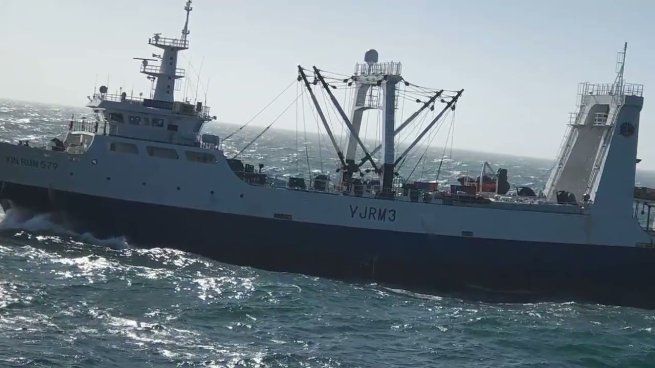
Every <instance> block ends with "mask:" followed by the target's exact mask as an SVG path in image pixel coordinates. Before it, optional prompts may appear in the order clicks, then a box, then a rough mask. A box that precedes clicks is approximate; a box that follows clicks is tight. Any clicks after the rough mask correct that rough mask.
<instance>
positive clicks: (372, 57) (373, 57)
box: [364, 49, 378, 65]
mask: <svg viewBox="0 0 655 368" xmlns="http://www.w3.org/2000/svg"><path fill="white" fill-rule="evenodd" d="M364 61H365V62H366V64H368V65H371V64H375V63H377V62H378V52H377V51H376V50H375V49H370V50H368V51H366V53H365V54H364Z"/></svg>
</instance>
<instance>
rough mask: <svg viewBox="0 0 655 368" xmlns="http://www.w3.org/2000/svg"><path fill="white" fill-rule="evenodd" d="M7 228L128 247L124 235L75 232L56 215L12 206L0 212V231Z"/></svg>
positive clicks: (104, 245)
mask: <svg viewBox="0 0 655 368" xmlns="http://www.w3.org/2000/svg"><path fill="white" fill-rule="evenodd" d="M7 230H26V231H29V232H33V233H43V232H47V233H55V234H60V235H67V236H70V237H71V238H73V240H76V241H79V242H84V243H89V244H94V245H99V246H103V247H108V248H112V249H125V248H128V247H129V245H128V243H127V240H126V239H125V237H122V236H119V237H112V238H107V239H100V238H97V237H95V236H94V235H93V234H91V233H89V232H85V233H81V234H80V233H76V232H74V231H72V230H70V229H69V228H67V227H66V226H65V225H64V224H62V223H60V222H59V221H57V219H56V216H55V215H54V214H52V213H37V214H35V213H34V212H31V211H28V210H24V209H20V208H12V209H10V210H9V211H7V212H5V213H2V217H0V231H7Z"/></svg>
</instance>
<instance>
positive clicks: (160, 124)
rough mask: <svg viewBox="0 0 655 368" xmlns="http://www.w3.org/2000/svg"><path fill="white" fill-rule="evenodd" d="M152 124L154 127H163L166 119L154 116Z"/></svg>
mask: <svg viewBox="0 0 655 368" xmlns="http://www.w3.org/2000/svg"><path fill="white" fill-rule="evenodd" d="M152 126H154V127H160V128H161V127H163V126H164V119H160V118H152Z"/></svg>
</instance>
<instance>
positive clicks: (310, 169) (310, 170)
mask: <svg viewBox="0 0 655 368" xmlns="http://www.w3.org/2000/svg"><path fill="white" fill-rule="evenodd" d="M302 94H303V96H304V95H305V89H302ZM300 103H301V104H302V126H303V130H304V137H305V159H306V160H307V175H309V181H310V183H311V181H312V168H311V166H310V165H309V149H308V148H307V121H306V120H305V98H304V97H303V98H302V99H300ZM296 104H297V103H296Z"/></svg>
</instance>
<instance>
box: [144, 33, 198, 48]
mask: <svg viewBox="0 0 655 368" xmlns="http://www.w3.org/2000/svg"><path fill="white" fill-rule="evenodd" d="M148 43H149V44H151V45H153V46H167V47H177V48H181V49H187V48H189V40H181V39H178V38H166V37H161V36H159V35H154V36H153V37H152V38H149V39H148Z"/></svg>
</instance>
